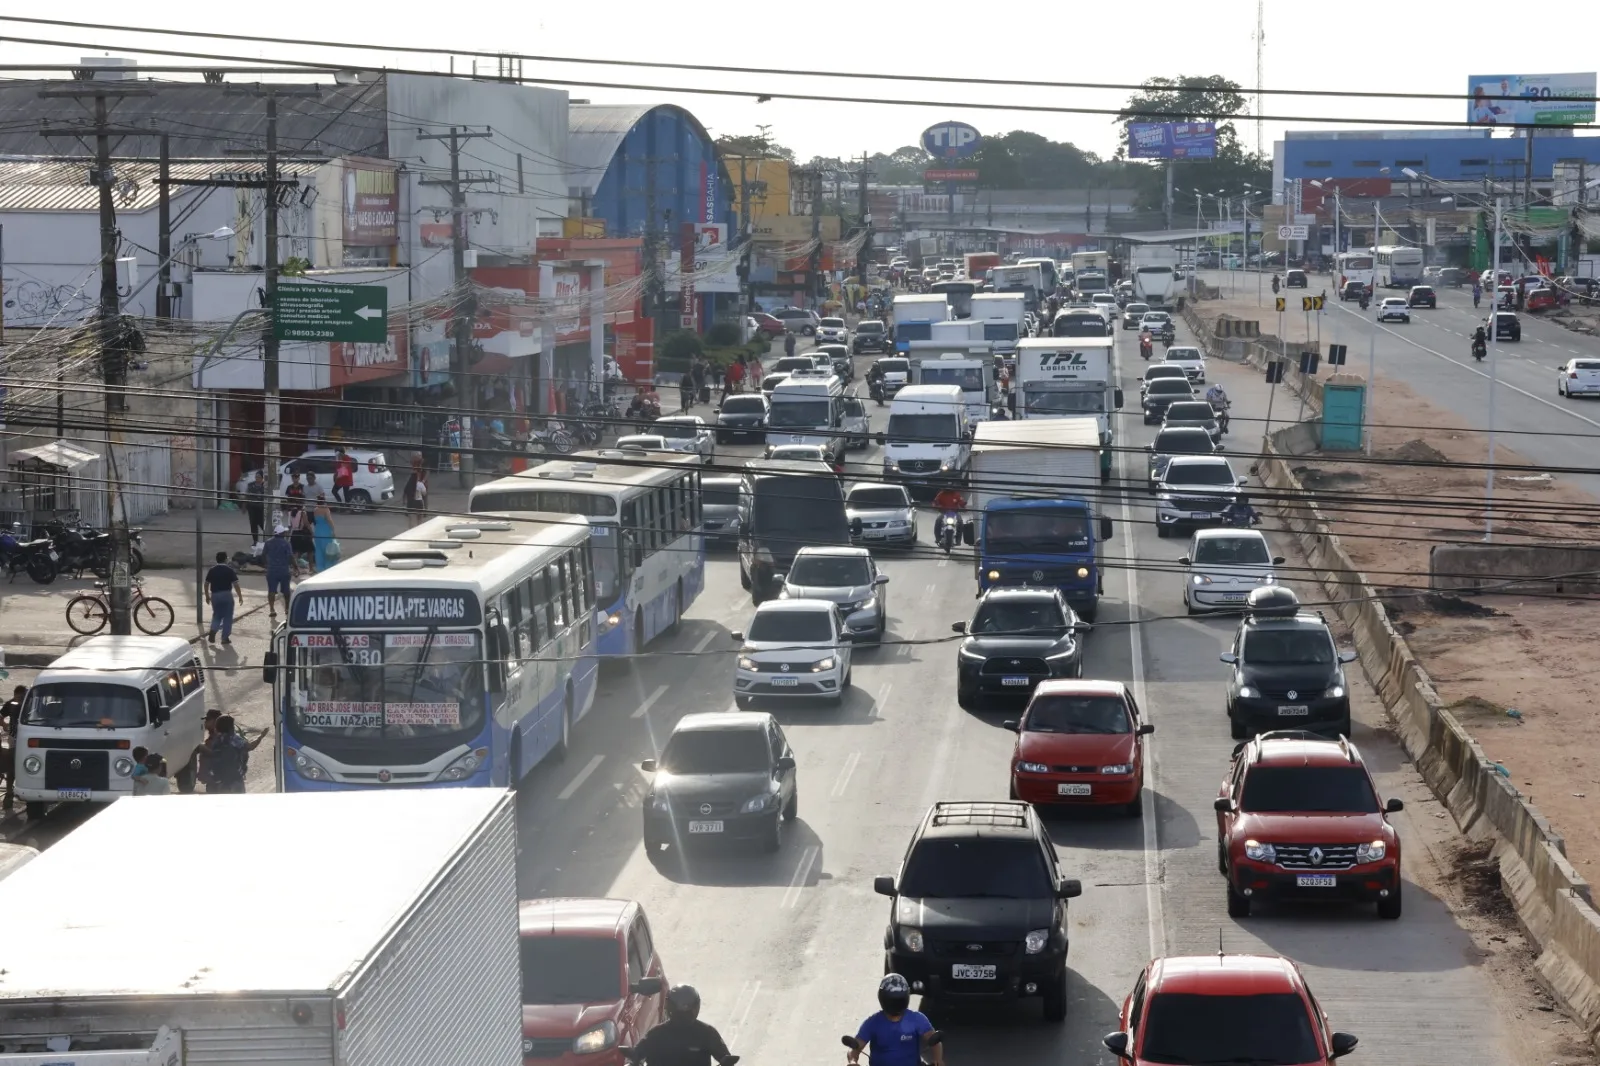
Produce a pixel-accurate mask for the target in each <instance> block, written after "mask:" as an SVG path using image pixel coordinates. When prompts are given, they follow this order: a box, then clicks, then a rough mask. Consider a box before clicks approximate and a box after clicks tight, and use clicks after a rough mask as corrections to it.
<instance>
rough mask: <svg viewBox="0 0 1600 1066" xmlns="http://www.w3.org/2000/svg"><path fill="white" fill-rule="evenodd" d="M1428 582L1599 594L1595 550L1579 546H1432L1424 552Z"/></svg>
mask: <svg viewBox="0 0 1600 1066" xmlns="http://www.w3.org/2000/svg"><path fill="white" fill-rule="evenodd" d="M1428 586H1429V587H1430V588H1435V589H1450V590H1451V591H1469V590H1473V589H1493V590H1495V591H1497V592H1515V591H1518V590H1525V589H1538V590H1539V591H1542V592H1544V591H1549V592H1558V593H1572V594H1578V593H1593V592H1600V549H1596V548H1594V547H1593V546H1591V545H1582V544H1538V545H1530V544H1435V545H1434V546H1433V548H1432V549H1430V550H1429V552H1428Z"/></svg>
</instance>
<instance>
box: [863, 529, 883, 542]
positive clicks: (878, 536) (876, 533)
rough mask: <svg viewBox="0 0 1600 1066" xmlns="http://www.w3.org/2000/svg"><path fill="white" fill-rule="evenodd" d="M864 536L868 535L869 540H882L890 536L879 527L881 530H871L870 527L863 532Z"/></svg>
mask: <svg viewBox="0 0 1600 1066" xmlns="http://www.w3.org/2000/svg"><path fill="white" fill-rule="evenodd" d="M862 536H864V537H866V538H867V539H868V540H882V539H883V538H884V537H886V536H888V534H887V533H885V532H884V531H883V530H881V529H879V530H871V529H869V530H867V531H866V532H865V533H863V534H862Z"/></svg>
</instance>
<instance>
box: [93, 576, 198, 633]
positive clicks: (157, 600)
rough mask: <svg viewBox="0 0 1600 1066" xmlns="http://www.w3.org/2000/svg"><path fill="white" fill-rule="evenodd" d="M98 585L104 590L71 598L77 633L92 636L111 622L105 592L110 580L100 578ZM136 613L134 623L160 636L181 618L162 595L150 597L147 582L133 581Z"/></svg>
mask: <svg viewBox="0 0 1600 1066" xmlns="http://www.w3.org/2000/svg"><path fill="white" fill-rule="evenodd" d="M94 587H95V588H97V589H100V590H101V591H100V592H94V593H89V592H85V593H83V594H82V595H78V596H74V597H72V599H70V600H68V601H67V625H69V626H71V627H72V630H73V632H75V633H81V634H83V635H84V636H86V637H92V636H94V635H95V634H96V633H98V632H100V631H101V630H102V629H104V628H105V627H106V624H107V623H108V622H110V621H111V597H110V593H109V592H107V591H105V590H106V589H107V587H108V583H107V582H105V581H96V582H95V583H94ZM130 613H131V614H132V615H133V624H134V625H136V626H138V627H139V629H140V630H141V631H142V632H145V633H148V634H150V635H151V636H152V637H158V636H160V635H161V634H163V633H165V632H166V631H167V630H169V629H171V628H172V623H173V620H174V619H175V618H176V617H177V616H176V615H175V614H174V613H173V611H172V604H170V603H168V602H167V601H166V600H164V599H162V598H161V597H160V596H146V595H145V594H144V582H143V581H137V580H136V581H134V582H133V604H132V607H131V610H130Z"/></svg>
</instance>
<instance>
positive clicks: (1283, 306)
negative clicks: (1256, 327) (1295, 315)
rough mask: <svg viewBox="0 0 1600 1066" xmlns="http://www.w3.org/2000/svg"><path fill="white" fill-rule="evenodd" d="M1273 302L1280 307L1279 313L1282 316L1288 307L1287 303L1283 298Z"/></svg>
mask: <svg viewBox="0 0 1600 1066" xmlns="http://www.w3.org/2000/svg"><path fill="white" fill-rule="evenodd" d="M1273 302H1274V303H1276V304H1277V305H1278V313H1279V314H1280V315H1281V314H1282V313H1283V309H1284V308H1285V307H1287V306H1288V304H1287V302H1286V301H1285V300H1284V298H1283V297H1282V296H1280V297H1278V298H1277V299H1276V300H1274V301H1273Z"/></svg>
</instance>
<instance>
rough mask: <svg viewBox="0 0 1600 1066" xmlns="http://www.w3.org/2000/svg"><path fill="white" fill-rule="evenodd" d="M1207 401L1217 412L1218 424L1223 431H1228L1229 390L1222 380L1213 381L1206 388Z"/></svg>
mask: <svg viewBox="0 0 1600 1066" xmlns="http://www.w3.org/2000/svg"><path fill="white" fill-rule="evenodd" d="M1206 402H1207V403H1209V404H1210V405H1211V409H1212V410H1213V411H1215V412H1216V413H1217V426H1218V427H1219V428H1220V429H1221V431H1222V432H1223V433H1226V432H1228V390H1227V389H1224V388H1223V387H1222V385H1221V383H1220V382H1213V383H1212V385H1211V387H1210V388H1209V389H1207V390H1206Z"/></svg>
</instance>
